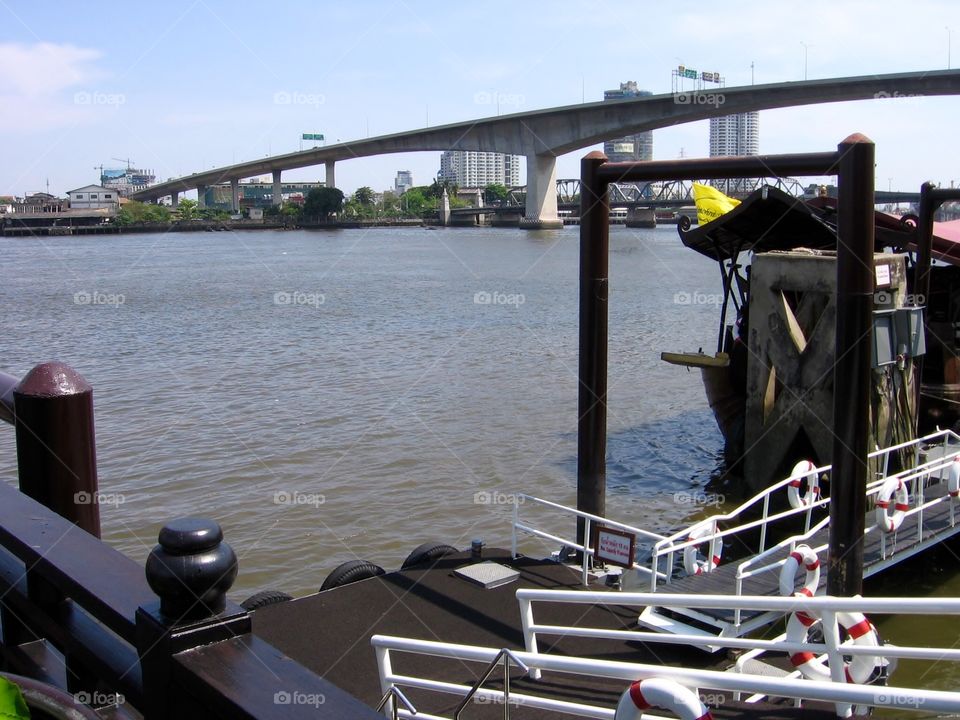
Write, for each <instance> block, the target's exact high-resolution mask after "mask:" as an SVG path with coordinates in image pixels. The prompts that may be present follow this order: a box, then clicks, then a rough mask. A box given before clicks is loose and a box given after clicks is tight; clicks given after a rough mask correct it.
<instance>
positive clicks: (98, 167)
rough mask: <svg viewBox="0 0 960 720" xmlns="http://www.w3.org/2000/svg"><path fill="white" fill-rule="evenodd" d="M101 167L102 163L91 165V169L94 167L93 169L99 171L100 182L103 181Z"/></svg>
mask: <svg viewBox="0 0 960 720" xmlns="http://www.w3.org/2000/svg"><path fill="white" fill-rule="evenodd" d="M103 168H104V166H103V165H94V166H93V169H94V170H99V171H100V182H103Z"/></svg>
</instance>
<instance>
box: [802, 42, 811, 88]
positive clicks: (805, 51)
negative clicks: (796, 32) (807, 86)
mask: <svg viewBox="0 0 960 720" xmlns="http://www.w3.org/2000/svg"><path fill="white" fill-rule="evenodd" d="M800 44H801V45H803V79H804V80H806V79H807V51H808V50H809V49H810V46H809V45H807V44H806V43H805V42H804V41H803V40H801V41H800Z"/></svg>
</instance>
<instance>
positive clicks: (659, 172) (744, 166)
mask: <svg viewBox="0 0 960 720" xmlns="http://www.w3.org/2000/svg"><path fill="white" fill-rule="evenodd" d="M595 154H596V155H601V153H590V154H589V155H587V156H586V157H585V158H584V161H585V160H586V159H587V158H589V157H591V156H593V155H595ZM840 158H841V156H840V155H839V154H838V153H834V152H828V153H800V154H792V155H749V156H745V157H714V158H692V159H689V160H653V161H650V162H643V163H629V162H625V163H606V164H604V165H603V166H602V167H600V168H599V169H598V170H597V173H598V177H599V180H600V181H601V182H606V183H613V182H635V181H638V180H689V179H691V178H698V179H702V180H708V179H723V178H741V177H772V176H776V177H784V176H789V175H836V174H837V167H838V163H839V161H840ZM582 168H583V165H582V163H581V171H582ZM582 186H583V180H581V193H582ZM582 202H583V196H582V194H581V204H582Z"/></svg>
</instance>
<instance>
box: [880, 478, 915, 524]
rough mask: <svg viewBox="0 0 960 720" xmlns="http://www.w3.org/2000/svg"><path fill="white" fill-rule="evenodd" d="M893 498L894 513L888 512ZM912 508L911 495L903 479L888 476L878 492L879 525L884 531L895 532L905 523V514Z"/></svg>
mask: <svg viewBox="0 0 960 720" xmlns="http://www.w3.org/2000/svg"><path fill="white" fill-rule="evenodd" d="M891 499H892V500H893V501H894V502H893V514H892V515H888V514H887V508H888V507H890V500H891ZM909 509H910V497H909V495H908V494H907V486H906V485H905V484H904V482H903V480H901V479H900V478H896V477H891V478H887V481H886V482H885V483H884V484H883V487H881V488H880V492H879V493H877V527H878V528H880V529H881V530H883V531H884V532H888V533H890V532H894V531H896V530H899V529H900V526H901V525H902V524H903V515H904V513H905V512H906V511H907V510H909Z"/></svg>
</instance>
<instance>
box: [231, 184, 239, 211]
mask: <svg viewBox="0 0 960 720" xmlns="http://www.w3.org/2000/svg"><path fill="white" fill-rule="evenodd" d="M230 207H231V208H233V211H234V212H235V213H236V212H240V179H239V178H237V179H236V180H231V181H230Z"/></svg>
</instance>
